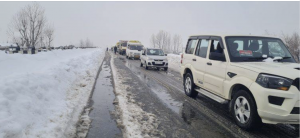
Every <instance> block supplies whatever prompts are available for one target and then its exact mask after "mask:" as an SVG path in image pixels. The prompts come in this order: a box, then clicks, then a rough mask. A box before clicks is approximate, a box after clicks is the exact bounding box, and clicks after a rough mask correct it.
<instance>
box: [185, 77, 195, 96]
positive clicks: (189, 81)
mask: <svg viewBox="0 0 300 138" xmlns="http://www.w3.org/2000/svg"><path fill="white" fill-rule="evenodd" d="M184 92H185V94H186V95H187V96H189V97H192V98H195V97H197V95H198V92H196V91H195V84H194V81H193V76H192V75H191V74H190V73H187V74H186V75H185V77H184Z"/></svg>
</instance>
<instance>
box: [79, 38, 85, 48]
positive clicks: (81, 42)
mask: <svg viewBox="0 0 300 138" xmlns="http://www.w3.org/2000/svg"><path fill="white" fill-rule="evenodd" d="M79 47H85V46H84V41H83V40H82V39H81V40H80V44H79Z"/></svg>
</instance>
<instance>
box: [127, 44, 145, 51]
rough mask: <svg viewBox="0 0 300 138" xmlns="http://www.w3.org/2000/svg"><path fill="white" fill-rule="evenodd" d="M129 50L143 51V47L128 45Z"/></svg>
mask: <svg viewBox="0 0 300 138" xmlns="http://www.w3.org/2000/svg"><path fill="white" fill-rule="evenodd" d="M128 48H129V49H130V50H138V51H140V50H143V46H142V45H128Z"/></svg>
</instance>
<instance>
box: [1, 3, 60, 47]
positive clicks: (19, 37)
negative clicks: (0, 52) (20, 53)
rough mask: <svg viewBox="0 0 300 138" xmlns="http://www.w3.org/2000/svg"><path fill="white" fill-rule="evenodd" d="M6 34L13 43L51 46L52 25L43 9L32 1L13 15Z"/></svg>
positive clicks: (25, 45) (29, 45)
mask: <svg viewBox="0 0 300 138" xmlns="http://www.w3.org/2000/svg"><path fill="white" fill-rule="evenodd" d="M7 34H8V36H9V38H10V39H11V41H12V42H13V43H17V44H19V45H20V46H24V47H39V46H40V47H51V46H52V42H53V39H54V27H53V25H50V24H49V23H48V22H47V19H46V16H45V9H44V8H43V7H41V6H40V5H39V4H38V3H37V2H34V3H32V4H29V5H27V6H25V7H24V8H22V9H21V10H20V11H19V12H17V13H16V14H15V15H14V16H13V18H12V20H11V23H10V25H9V27H8V30H7Z"/></svg>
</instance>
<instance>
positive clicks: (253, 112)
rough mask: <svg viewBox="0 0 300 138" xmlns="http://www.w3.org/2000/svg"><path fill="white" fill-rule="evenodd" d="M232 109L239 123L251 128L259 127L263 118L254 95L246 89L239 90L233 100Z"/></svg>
mask: <svg viewBox="0 0 300 138" xmlns="http://www.w3.org/2000/svg"><path fill="white" fill-rule="evenodd" d="M231 111H232V115H233V117H234V120H235V122H236V123H237V125H238V126H239V127H241V128H243V129H246V130H249V129H254V128H255V127H259V126H260V124H261V119H260V117H259V116H258V113H257V108H256V104H255V101H254V99H253V98H252V96H251V95H250V94H249V93H248V92H247V91H245V90H239V91H238V92H237V93H236V94H235V95H234V96H233V99H232V101H231Z"/></svg>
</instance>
